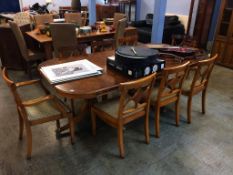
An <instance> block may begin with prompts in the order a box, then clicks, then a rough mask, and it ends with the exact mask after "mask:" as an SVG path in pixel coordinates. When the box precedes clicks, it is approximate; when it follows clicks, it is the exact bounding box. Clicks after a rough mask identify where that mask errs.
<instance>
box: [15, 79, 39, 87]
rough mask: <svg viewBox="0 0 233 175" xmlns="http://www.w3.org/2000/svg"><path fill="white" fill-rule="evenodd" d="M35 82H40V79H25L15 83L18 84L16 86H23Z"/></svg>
mask: <svg viewBox="0 0 233 175" xmlns="http://www.w3.org/2000/svg"><path fill="white" fill-rule="evenodd" d="M35 83H40V80H30V81H23V82H19V83H15V85H16V87H21V86H28V85H32V84H35Z"/></svg>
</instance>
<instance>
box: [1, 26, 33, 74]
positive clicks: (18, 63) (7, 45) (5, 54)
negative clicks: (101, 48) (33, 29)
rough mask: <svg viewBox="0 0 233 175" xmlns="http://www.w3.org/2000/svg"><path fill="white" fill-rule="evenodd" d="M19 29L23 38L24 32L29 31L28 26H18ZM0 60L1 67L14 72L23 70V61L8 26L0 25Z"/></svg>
mask: <svg viewBox="0 0 233 175" xmlns="http://www.w3.org/2000/svg"><path fill="white" fill-rule="evenodd" d="M19 28H20V30H21V31H22V33H23V35H24V36H25V32H26V31H30V25H19ZM0 58H1V63H2V66H3V67H6V68H9V69H15V70H24V68H25V66H24V65H25V61H24V59H23V57H22V55H21V53H20V49H19V45H18V43H17V41H16V38H15V36H14V33H13V31H12V30H11V27H10V26H9V24H1V25H0Z"/></svg>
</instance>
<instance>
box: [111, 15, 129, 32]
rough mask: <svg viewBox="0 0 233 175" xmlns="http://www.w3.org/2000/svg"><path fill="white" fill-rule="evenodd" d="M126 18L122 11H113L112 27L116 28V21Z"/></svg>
mask: <svg viewBox="0 0 233 175" xmlns="http://www.w3.org/2000/svg"><path fill="white" fill-rule="evenodd" d="M124 18H127V17H126V15H125V14H124V13H114V18H113V28H114V29H116V28H117V26H118V22H119V20H121V19H124Z"/></svg>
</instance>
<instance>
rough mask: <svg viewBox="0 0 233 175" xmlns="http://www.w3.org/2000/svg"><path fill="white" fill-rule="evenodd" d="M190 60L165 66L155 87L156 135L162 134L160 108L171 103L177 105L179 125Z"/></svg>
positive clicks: (177, 121) (153, 93)
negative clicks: (172, 65)
mask: <svg viewBox="0 0 233 175" xmlns="http://www.w3.org/2000/svg"><path fill="white" fill-rule="evenodd" d="M188 64H189V62H186V63H184V64H182V65H178V66H174V67H171V68H164V70H163V71H162V75H161V80H160V84H159V87H154V89H153V92H152V95H151V105H152V106H154V107H155V136H156V137H159V134H160V129H159V125H160V108H161V107H163V106H166V105H168V104H170V103H175V105H176V125H177V126H178V125H179V100H180V94H181V87H182V84H183V80H184V78H185V75H186V73H187V70H188Z"/></svg>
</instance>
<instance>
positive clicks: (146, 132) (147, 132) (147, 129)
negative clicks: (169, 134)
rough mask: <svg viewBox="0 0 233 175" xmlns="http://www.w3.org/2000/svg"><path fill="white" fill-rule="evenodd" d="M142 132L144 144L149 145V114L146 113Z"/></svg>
mask: <svg viewBox="0 0 233 175" xmlns="http://www.w3.org/2000/svg"><path fill="white" fill-rule="evenodd" d="M144 132H145V138H146V143H147V144H149V143H150V134H149V113H147V114H146V116H145V122H144Z"/></svg>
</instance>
